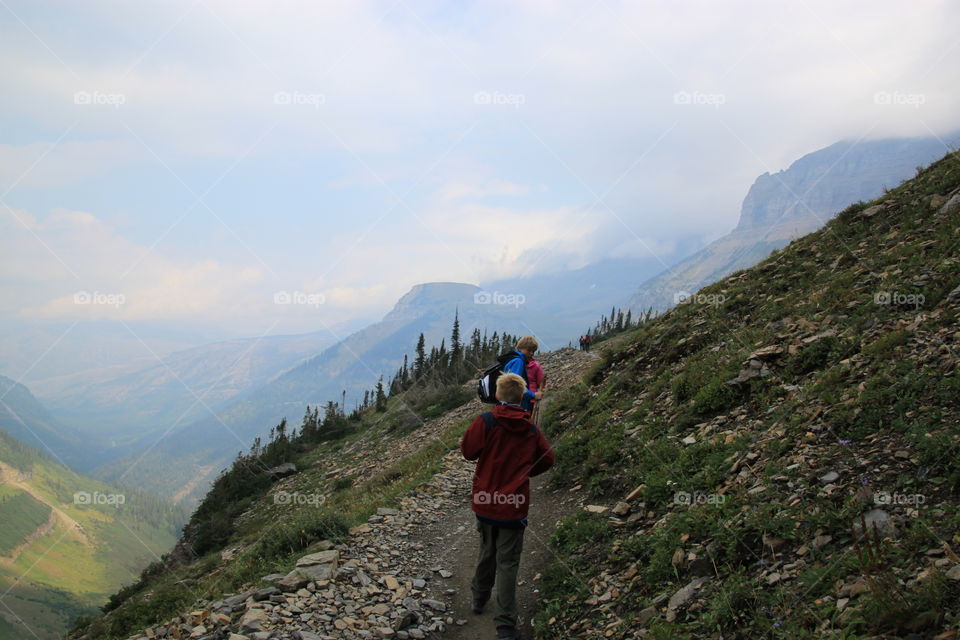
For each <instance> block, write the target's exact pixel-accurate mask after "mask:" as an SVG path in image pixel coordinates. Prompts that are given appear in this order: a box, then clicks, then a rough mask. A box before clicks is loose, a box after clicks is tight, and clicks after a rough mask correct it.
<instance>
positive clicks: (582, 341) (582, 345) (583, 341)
mask: <svg viewBox="0 0 960 640" xmlns="http://www.w3.org/2000/svg"><path fill="white" fill-rule="evenodd" d="M586 348H587V339H586V338H584V337H583V336H580V351H583V350H584V349H586Z"/></svg>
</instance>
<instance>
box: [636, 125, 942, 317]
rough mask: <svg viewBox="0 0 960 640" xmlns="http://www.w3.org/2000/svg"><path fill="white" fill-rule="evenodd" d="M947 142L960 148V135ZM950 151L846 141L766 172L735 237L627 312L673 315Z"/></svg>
mask: <svg viewBox="0 0 960 640" xmlns="http://www.w3.org/2000/svg"><path fill="white" fill-rule="evenodd" d="M948 139H949V140H954V141H960V136H957V135H954V136H951V137H950V138H948ZM944 151H945V149H944V144H943V142H941V141H940V140H939V139H937V138H904V139H885V140H872V141H865V142H858V143H855V142H851V141H843V142H837V143H835V144H832V145H830V146H829V147H826V148H824V149H820V150H819V151H814V152H813V153H809V154H807V155H805V156H803V157H802V158H800V159H799V160H797V161H796V162H794V163H793V164H791V165H790V167H789V168H787V169H785V170H783V171H779V172H777V173H775V174H773V175H771V174H769V173H764V174H763V175H761V176H760V177H758V178H757V179H756V181H755V182H754V183H753V186H751V187H750V190H749V192H748V193H747V196H746V197H745V198H744V200H743V206H742V207H741V211H740V221H739V223H738V224H737V227H736V228H735V229H734V230H733V231H731V232H730V233H729V234H727V235H725V236H724V237H722V238H720V239H718V240H716V241H714V242H712V243H711V244H709V245H707V246H706V247H704V248H703V249H701V250H700V251H697V252H696V253H694V254H693V255H691V256H689V257H688V258H686V259H684V260H682V261H681V262H679V263H678V264H676V265H673V266H671V267H670V268H669V269H667V270H665V271H664V272H663V273H660V274H659V275H656V276H654V277H653V278H650V279H649V280H647V281H645V282H644V283H643V284H641V285H640V287H639V290H638V291H637V292H636V293H635V294H634V296H633V297H632V298H631V299H630V301H629V303H628V306H629V307H630V308H632V309H635V310H637V309H639V310H644V309H647V308H649V307H653V308H654V309H657V310H662V309H666V308H669V307H670V306H672V305H674V304H676V303H677V302H678V300H680V299H682V298H683V297H684V296H685V295H689V294H690V293H693V292H695V291H697V290H698V289H700V288H701V287H703V286H706V285H708V284H710V283H712V282H716V281H717V280H719V279H720V278H722V277H724V276H727V275H729V274H731V273H733V272H734V271H737V270H738V269H745V268H747V267H750V266H752V265H754V264H756V263H757V262H759V261H760V260H762V259H763V258H765V257H767V256H768V255H770V253H771V252H772V251H773V250H775V249H779V248H781V247H783V246H785V245H786V244H787V243H788V242H789V241H790V240H792V239H794V238H799V237H801V236H803V235H805V234H807V233H809V232H811V231H814V230H816V229H819V228H820V227H821V226H823V224H824V223H825V222H826V221H827V220H829V219H830V218H832V217H833V216H834V215H835V214H836V213H837V212H838V211H840V210H841V209H844V208H845V207H847V206H849V205H851V204H853V203H854V202H859V201H861V200H871V199H873V198H876V197H877V196H879V195H880V194H881V193H882V192H883V190H884V188H892V187H894V186H896V185H898V184H900V182H902V181H903V180H905V179H907V178H909V177H910V176H911V175H913V174H914V172H915V170H916V168H917V167H918V166H923V165H926V164H928V163H930V162H932V161H933V160H935V159H937V158H939V157H940V156H942V155H943V153H944Z"/></svg>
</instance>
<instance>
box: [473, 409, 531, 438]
mask: <svg viewBox="0 0 960 640" xmlns="http://www.w3.org/2000/svg"><path fill="white" fill-rule="evenodd" d="M480 417H481V418H483V425H484V427H486V432H487V433H489V432H490V429H493V428H494V427H495V426H497V425H498V424H499V423H498V422H497V417H496V416H495V415H493V412H492V411H485V412H483V413H481V414H480ZM530 435H532V436H535V435H537V425H535V424H533V423H530Z"/></svg>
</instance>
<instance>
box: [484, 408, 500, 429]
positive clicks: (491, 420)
mask: <svg viewBox="0 0 960 640" xmlns="http://www.w3.org/2000/svg"><path fill="white" fill-rule="evenodd" d="M480 417H481V418H483V424H484V426H486V428H487V429H486V430H487V432H489V431H490V429H493V428H494V427H495V426H497V417H496V416H495V415H493V412H492V411H485V412H484V413H481V414H480Z"/></svg>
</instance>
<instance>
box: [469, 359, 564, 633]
mask: <svg viewBox="0 0 960 640" xmlns="http://www.w3.org/2000/svg"><path fill="white" fill-rule="evenodd" d="M521 342H522V341H521ZM526 392H527V389H526V385H525V384H524V382H523V378H521V377H520V376H518V375H515V374H510V373H506V374H504V375H502V376H500V377H499V378H498V379H497V392H496V393H497V399H498V400H499V404H497V405H496V406H495V407H494V408H493V411H488V412H487V413H484V414H481V415H480V416H478V417H477V418H476V419H475V420H474V421H473V422H472V423H471V424H470V427H469V428H467V432H466V433H465V434H464V436H463V440H462V441H461V442H460V451H461V453H463V457H464V458H466V459H467V460H476V461H477V469H476V471H475V472H474V474H473V499H472V500H471V508H472V509H473V512H474V513H475V514H476V517H477V531H479V532H480V553H479V556H478V558H477V569H476V572H475V573H474V576H473V582H472V584H471V591H472V593H473V612H474V613H476V614H480V613H482V612H483V607H484V605H486V603H487V601H488V600H489V599H490V594H491V592H492V591H493V587H494V583H496V587H497V597H496V599H495V601H494V604H495V611H494V618H493V622H494V624H495V625H496V627H497V638H500V639H511V638H518V637H519V635H518V634H517V572H518V571H519V569H520V554H521V552H522V551H523V532H524V529H525V528H526V526H527V514H528V512H529V503H530V478H532V477H533V476H536V475H539V474H541V473H543V472H544V471H546V470H547V469H549V468H550V467H551V466H552V465H553V462H554V455H553V449H551V448H550V444H549V443H548V442H547V440H546V438H544V437H543V434H542V433H541V432H540V430H539V429H537V427H536V426H535V425H534V424H532V423H531V422H530V420H529V417H528V415H527V413H526V411H524V410H523V408H522V407H521V406H520V401H521V400H522V399H523V396H524V394H525V393H526Z"/></svg>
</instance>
